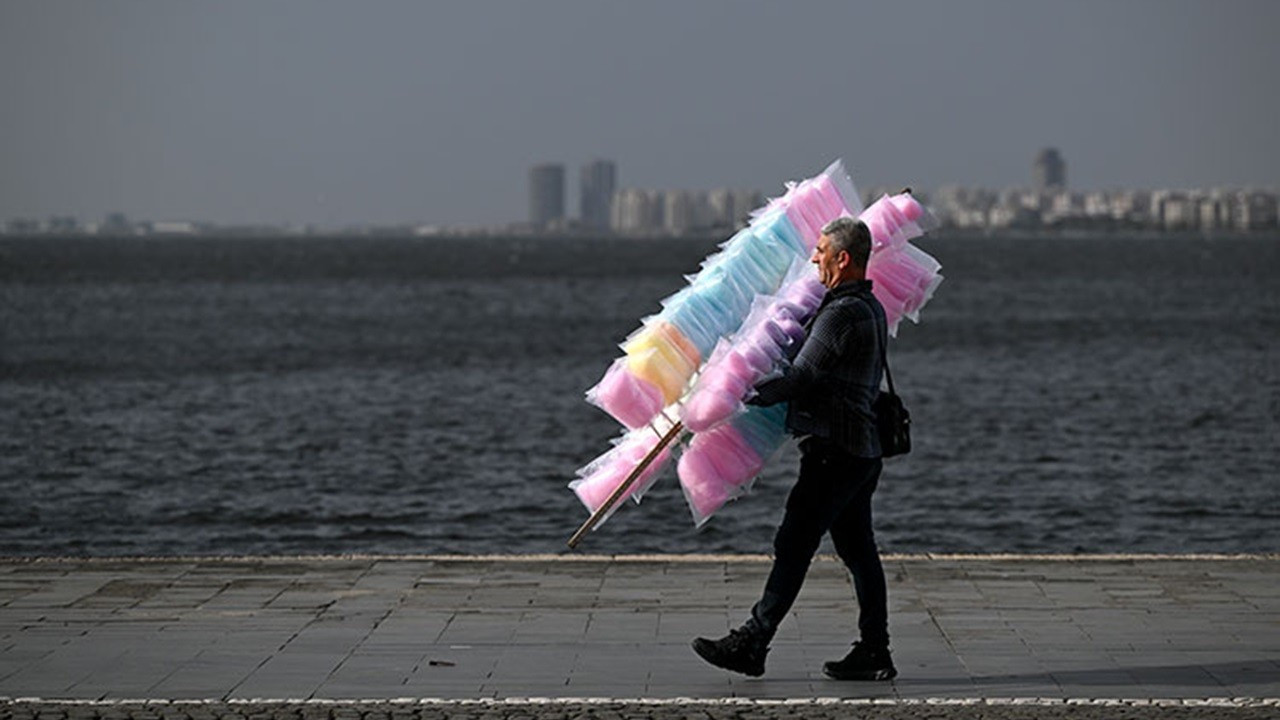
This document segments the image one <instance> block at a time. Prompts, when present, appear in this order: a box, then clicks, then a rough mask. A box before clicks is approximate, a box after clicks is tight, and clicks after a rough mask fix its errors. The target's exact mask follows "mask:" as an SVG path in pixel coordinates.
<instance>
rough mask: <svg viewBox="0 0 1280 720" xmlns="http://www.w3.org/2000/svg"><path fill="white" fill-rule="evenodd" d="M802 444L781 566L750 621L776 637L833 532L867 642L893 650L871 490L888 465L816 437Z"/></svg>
mask: <svg viewBox="0 0 1280 720" xmlns="http://www.w3.org/2000/svg"><path fill="white" fill-rule="evenodd" d="M800 449H801V452H802V453H803V454H802V455H801V458H800V477H799V479H797V480H796V484H795V487H793V488H792V489H791V495H790V496H789V497H788V498H787V511H786V514H785V515H784V516H783V518H782V524H781V525H780V526H779V527H778V534H777V536H776V537H775V538H774V541H773V547H774V552H775V556H774V560H773V569H772V570H771V571H770V573H769V580H768V581H767V582H766V583H765V587H764V594H763V595H762V597H761V598H760V601H759V602H757V603H756V604H755V607H753V608H752V609H751V620H750V621H748V623H747V625H748V627H749V628H750V629H752V630H753V631H754V632H756V633H758V634H759V635H761V636H762V637H763V639H764V640H765V641H766V642H767V641H768V640H770V639H772V638H773V634H774V633H775V632H777V629H778V625H779V624H780V623H781V622H782V619H783V618H784V617H786V615H787V612H788V611H789V610H790V609H791V605H792V603H794V602H795V600H796V595H798V594H799V593H800V586H801V585H803V584H804V576H805V574H806V573H807V572H808V571H809V563H810V562H811V561H812V560H813V556H814V553H816V552H817V551H818V543H819V542H821V540H822V536H823V534H824V533H827V532H830V533H831V540H832V541H833V542H834V544H835V548H836V553H838V554H839V555H840V559H841V560H842V561H844V564H845V565H846V566H847V567H848V568H849V572H850V573H852V575H853V584H854V589H855V591H856V593H857V596H858V607H859V612H858V631H859V632H860V633H861V635H862V641H863V642H865V643H867V644H868V645H872V646H884V647H887V646H888V645H889V608H888V595H887V592H886V590H885V582H884V569H883V568H882V567H881V565H880V552H879V550H877V549H876V539H875V534H874V533H873V532H872V530H871V495H872V493H874V492H875V490H876V483H877V482H878V481H879V480H880V469H881V467H882V466H883V465H882V462H881V460H880V459H879V458H875V459H868V458H857V457H853V456H852V455H849V454H847V453H845V452H844V451H843V450H840V449H839V448H837V447H835V446H834V445H831V444H830V443H827V442H824V441H821V440H816V439H809V440H806V441H805V442H804V443H802V444H801V446H800Z"/></svg>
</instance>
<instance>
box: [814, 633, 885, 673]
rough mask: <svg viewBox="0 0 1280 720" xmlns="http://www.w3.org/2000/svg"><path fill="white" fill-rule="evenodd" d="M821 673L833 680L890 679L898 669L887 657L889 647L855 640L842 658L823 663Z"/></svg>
mask: <svg viewBox="0 0 1280 720" xmlns="http://www.w3.org/2000/svg"><path fill="white" fill-rule="evenodd" d="M822 674H823V675H826V676H827V677H829V678H832V679H834V680H890V679H892V678H893V677H894V676H896V675H897V674H898V670H897V668H895V667H894V666H893V659H892V658H890V657H889V648H887V647H871V646H870V645H867V644H865V643H862V642H856V643H854V644H853V649H852V650H850V651H849V654H848V655H845V656H844V659H843V660H836V661H834V662H829V663H824V664H823V665H822Z"/></svg>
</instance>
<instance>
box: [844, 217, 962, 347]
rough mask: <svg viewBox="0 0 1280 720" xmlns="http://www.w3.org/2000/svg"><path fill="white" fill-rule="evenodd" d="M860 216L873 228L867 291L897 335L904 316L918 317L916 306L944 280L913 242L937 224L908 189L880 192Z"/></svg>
mask: <svg viewBox="0 0 1280 720" xmlns="http://www.w3.org/2000/svg"><path fill="white" fill-rule="evenodd" d="M858 219H860V220H862V222H864V223H866V225H867V229H868V230H870V231H871V257H870V259H869V260H868V261H867V277H868V278H869V279H870V280H871V282H872V286H871V291H872V293H874V294H875V296H876V299H877V300H879V301H880V304H881V305H883V306H884V312H885V318H886V320H887V321H888V324H889V334H891V335H895V336H896V335H897V333H898V323H899V322H901V320H902V318H904V317H906V318H910V319H911V321H912V322H919V321H920V308H922V307H924V305H925V303H927V302H929V299H930V298H932V297H933V292H934V290H936V289H937V287H938V284H939V283H941V282H942V276H941V275H939V274H938V271H939V270H940V269H941V267H942V266H941V265H939V264H938V261H937V260H935V259H934V258H933V257H932V256H931V255H929V254H928V253H926V252H925V251H923V250H921V249H920V248H917V247H916V246H914V245H912V244H911V242H910V241H911V240H913V239H915V238H917V237H920V236H921V235H922V234H924V233H925V232H926V231H927V230H929V229H931V228H932V227H934V226H935V225H936V222H935V221H934V220H933V217H932V216H931V215H930V214H929V212H928V211H927V210H926V209H925V208H924V206H923V205H921V204H920V203H919V202H918V201H917V200H916V199H915V198H914V197H912V196H911V195H910V194H909V193H902V194H899V195H893V196H889V195H884V196H882V197H881V198H880V199H879V200H877V201H875V202H874V203H872V204H871V205H870V206H869V207H868V208H867V209H866V210H864V211H862V214H861V215H859V216H858Z"/></svg>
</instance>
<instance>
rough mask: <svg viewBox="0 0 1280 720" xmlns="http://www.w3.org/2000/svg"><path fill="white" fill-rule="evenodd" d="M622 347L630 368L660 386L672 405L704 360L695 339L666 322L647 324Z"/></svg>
mask: <svg viewBox="0 0 1280 720" xmlns="http://www.w3.org/2000/svg"><path fill="white" fill-rule="evenodd" d="M622 349H623V351H624V352H625V353H626V354H627V369H628V370H630V371H631V373H632V374H633V375H635V376H636V377H639V378H643V379H645V380H647V381H649V382H651V383H653V384H654V385H655V386H657V387H658V389H660V390H661V391H662V397H663V399H664V401H665V402H666V404H668V405H669V404H671V403H673V402H675V401H676V400H678V399H680V396H681V395H683V394H684V388H685V385H686V384H687V383H688V382H689V378H691V377H693V373H694V371H695V370H697V369H698V364H699V363H700V362H701V359H700V358H699V356H698V350H697V348H696V347H694V345H693V343H691V342H689V339H688V338H686V337H685V336H684V335H683V334H682V333H681V332H680V331H679V330H677V329H676V328H675V327H674V326H672V325H670V324H668V323H665V322H657V323H653V324H652V325H649V326H647V327H645V328H644V329H643V330H641V331H640V332H639V333H636V335H635V337H633V338H631V340H630V342H628V343H627V344H626V345H624V346H623V348H622Z"/></svg>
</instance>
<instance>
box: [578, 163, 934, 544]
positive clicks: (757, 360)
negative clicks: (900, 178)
mask: <svg viewBox="0 0 1280 720" xmlns="http://www.w3.org/2000/svg"><path fill="white" fill-rule="evenodd" d="M785 188H786V190H785V192H784V194H783V195H782V196H781V197H778V198H774V199H771V200H770V201H769V202H768V203H767V204H766V205H765V207H763V208H760V209H757V210H756V211H754V212H752V213H751V218H752V222H751V224H750V225H749V226H748V227H746V228H744V229H742V230H740V231H739V232H737V233H735V234H734V235H733V236H732V237H730V238H729V239H728V240H726V241H725V242H724V243H722V244H721V245H720V247H719V249H718V251H717V252H715V253H714V254H712V255H710V256H708V257H707V258H706V259H705V260H704V261H703V262H702V264H701V267H700V269H699V271H698V272H697V273H696V274H695V275H693V276H688V277H686V279H687V280H688V282H689V285H688V286H687V287H685V288H683V289H682V290H680V291H679V292H677V293H675V294H674V295H672V296H670V297H668V298H666V299H664V300H662V301H661V305H662V309H661V311H660V312H659V313H658V314H656V315H653V316H651V317H648V318H646V319H644V320H643V321H642V323H641V326H640V328H638V329H637V330H636V331H635V332H633V333H632V334H631V335H630V336H629V337H628V338H627V339H626V341H625V342H624V343H623V344H622V346H621V347H622V350H623V353H624V356H623V357H621V358H618V359H616V360H615V361H614V362H613V363H612V364H611V365H610V366H609V368H608V370H607V371H606V372H605V375H604V377H603V378H602V379H601V380H600V382H599V383H597V384H596V386H594V387H593V388H591V389H590V390H588V391H587V399H588V401H589V402H591V403H592V404H594V405H597V406H599V407H601V408H602V409H604V410H605V411H606V412H608V413H609V414H610V415H612V416H613V417H615V418H616V419H617V420H618V421H619V422H621V423H622V424H623V425H625V426H627V427H628V428H631V431H629V432H627V433H626V434H625V435H624V436H623V437H622V438H620V439H619V440H618V441H616V443H615V447H614V448H613V449H611V450H610V451H609V452H607V453H605V454H604V455H602V456H601V457H599V458H597V459H596V460H595V461H593V462H592V463H590V464H588V465H587V466H586V467H584V468H582V469H581V470H580V471H579V473H578V474H579V478H578V479H577V480H575V481H574V482H573V483H571V484H570V487H572V488H573V490H574V492H575V493H576V494H577V496H578V497H579V499H580V500H581V501H582V503H583V504H584V505H585V506H586V507H587V508H588V509H589V510H592V511H594V510H595V509H597V508H599V507H600V506H601V504H602V503H603V502H604V501H605V500H606V499H607V498H608V497H609V496H610V495H611V494H612V493H613V491H614V490H615V489H616V488H617V487H618V485H619V483H621V482H622V481H623V480H624V479H625V478H626V477H627V476H628V475H629V474H630V473H631V472H632V471H633V470H634V469H635V467H636V465H637V464H638V463H639V462H640V461H641V460H642V459H643V457H644V456H645V455H646V453H647V452H648V451H649V450H650V449H652V448H653V447H654V444H655V443H656V442H658V439H659V435H658V434H659V433H662V432H665V431H667V430H670V429H671V427H672V421H671V420H670V418H674V417H677V416H679V417H680V418H681V420H682V421H683V422H684V424H685V427H686V428H687V429H688V430H690V431H693V433H694V434H693V436H692V438H691V439H690V440H689V441H688V443H687V446H686V448H685V450H684V451H683V453H682V454H681V457H680V461H679V463H678V467H677V469H678V474H679V476H680V484H681V488H682V490H683V492H684V494H685V497H686V499H687V500H688V502H689V506H690V510H691V512H692V514H693V517H694V522H695V523H697V524H699V525H701V524H702V523H704V522H706V520H707V518H709V517H710V516H711V515H712V514H713V513H715V512H716V511H717V510H718V509H719V508H721V507H722V506H723V505H724V503H726V502H728V501H729V500H731V499H733V498H735V497H738V496H739V495H741V494H742V493H743V492H745V491H746V490H747V489H748V488H749V487H750V485H751V482H752V481H753V479H754V478H755V476H756V475H757V474H758V473H759V471H760V469H761V467H762V466H763V464H764V462H766V461H767V459H768V458H769V457H770V456H772V454H773V453H774V452H775V451H776V450H777V448H778V447H779V446H780V444H781V443H782V440H783V438H784V436H785V428H784V426H785V418H786V407H785V405H777V406H772V407H768V408H763V407H756V406H748V405H746V404H745V400H746V399H747V398H749V397H750V396H751V394H752V393H753V392H754V388H755V387H756V386H757V385H758V384H759V383H761V382H763V381H764V380H767V379H768V378H770V377H772V376H774V374H776V373H779V372H782V368H784V367H785V364H786V363H787V362H789V361H790V359H791V358H793V357H794V356H795V352H796V350H797V349H798V348H799V347H800V346H801V344H802V343H803V341H804V338H805V329H804V323H805V322H806V321H807V320H808V318H810V317H812V315H813V313H815V312H816V311H817V309H818V308H819V307H820V305H821V303H822V301H823V299H824V298H825V297H826V292H827V289H826V288H825V287H824V286H823V285H822V283H821V282H820V281H819V279H818V274H817V271H816V270H815V268H814V267H813V265H812V264H811V262H810V256H811V255H812V252H813V249H814V247H816V245H817V242H818V237H819V235H820V233H821V230H822V228H823V227H824V226H826V224H827V223H829V222H830V221H831V220H834V219H835V218H837V217H842V216H850V217H859V218H860V219H861V220H863V221H864V222H865V223H867V226H868V228H869V229H870V230H871V232H872V241H873V242H872V253H871V258H870V261H869V263H868V268H867V276H868V277H869V278H871V279H872V281H873V292H875V294H876V296H877V297H878V298H880V301H881V303H882V304H883V305H884V306H885V311H886V315H887V316H888V319H889V324H890V331H891V332H893V333H895V334H896V330H897V326H898V323H899V322H900V321H901V319H902V318H903V317H907V318H910V319H912V320H917V321H918V318H919V311H920V309H921V308H922V307H923V306H924V305H925V303H927V302H928V301H929V299H930V298H931V297H932V294H933V292H934V290H935V289H936V288H937V286H938V283H939V282H941V280H942V276H941V275H940V274H939V273H938V271H939V269H940V267H939V265H938V263H937V261H936V260H934V259H933V258H932V257H931V256H929V255H928V254H927V253H925V252H923V251H922V250H920V249H919V248H916V247H915V246H913V245H911V244H910V240H911V239H913V238H915V237H918V236H919V235H920V234H922V233H923V232H926V231H928V230H930V229H932V228H933V227H936V224H937V223H936V220H935V219H934V218H933V216H932V215H931V214H930V213H929V211H928V210H927V209H926V208H925V207H924V206H923V205H921V204H920V203H919V202H918V201H917V200H916V199H915V198H913V197H911V196H910V195H909V194H900V195H894V196H884V197H881V198H880V199H879V200H877V201H876V202H875V203H873V204H872V205H871V206H870V207H867V208H864V207H863V205H862V200H861V197H860V196H859V194H858V192H857V188H856V187H855V186H854V184H853V181H852V180H851V179H850V177H849V174H848V172H847V171H846V169H845V167H844V164H843V162H841V161H840V160H837V161H835V162H834V163H832V164H831V165H830V166H828V167H827V168H826V169H825V170H824V171H823V172H822V173H820V174H818V175H816V176H814V177H812V178H809V179H807V180H804V181H801V182H788V183H786V185H785ZM671 455H672V453H671V451H670V449H667V450H664V451H663V452H662V453H661V454H660V455H659V456H658V457H657V461H656V462H655V463H653V465H652V466H651V467H649V468H647V469H646V470H645V471H644V473H643V474H642V475H641V476H640V477H639V478H638V479H637V482H636V483H635V486H634V488H632V489H631V490H629V492H628V496H630V497H632V498H633V499H636V500H637V501H638V500H639V498H640V496H641V495H642V494H643V493H644V491H645V490H646V489H647V488H648V487H649V486H650V485H651V484H652V483H653V482H654V481H655V480H656V478H657V477H658V476H659V474H660V472H661V469H662V467H663V466H664V464H665V463H667V462H670V460H671Z"/></svg>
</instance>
